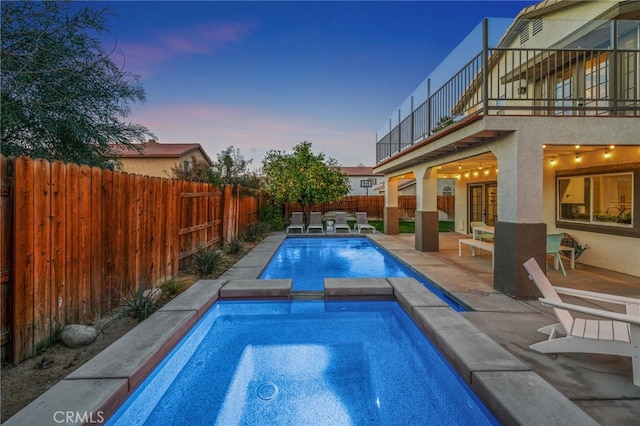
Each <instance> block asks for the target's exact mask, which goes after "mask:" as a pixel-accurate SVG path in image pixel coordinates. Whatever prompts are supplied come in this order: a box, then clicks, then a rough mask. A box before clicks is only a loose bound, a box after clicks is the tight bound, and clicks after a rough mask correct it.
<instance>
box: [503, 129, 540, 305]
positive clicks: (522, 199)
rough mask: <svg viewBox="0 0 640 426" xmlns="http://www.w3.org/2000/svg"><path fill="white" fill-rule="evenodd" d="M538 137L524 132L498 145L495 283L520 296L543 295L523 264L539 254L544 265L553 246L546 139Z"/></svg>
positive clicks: (537, 257) (507, 291) (511, 293)
mask: <svg viewBox="0 0 640 426" xmlns="http://www.w3.org/2000/svg"><path fill="white" fill-rule="evenodd" d="M530 136H532V135H530ZM534 140H535V139H534V138H533V137H531V138H530V137H527V135H526V134H524V133H523V132H522V131H519V132H515V133H513V134H511V135H510V136H508V137H507V138H506V140H505V143H501V144H500V145H499V146H497V147H496V148H495V150H494V154H495V155H496V157H497V158H498V170H499V172H498V221H497V222H496V223H495V240H494V241H495V253H494V256H495V268H494V275H493V285H494V288H495V289H496V290H498V291H500V292H503V293H505V294H508V295H509V296H511V297H514V298H516V299H535V298H537V297H539V296H540V294H539V292H538V289H537V288H536V286H535V284H533V283H532V282H531V281H530V280H529V277H528V274H527V271H526V270H525V269H524V267H523V266H522V264H523V263H524V262H526V261H527V260H529V259H530V258H531V257H534V258H535V259H536V260H537V261H538V263H539V264H541V265H544V262H545V257H546V251H547V249H546V246H547V240H546V229H547V225H546V224H545V223H544V221H543V217H542V215H543V206H542V203H543V196H542V190H543V159H542V156H543V152H542V143H537V142H534Z"/></svg>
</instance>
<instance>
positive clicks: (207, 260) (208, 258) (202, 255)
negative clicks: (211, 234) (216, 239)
mask: <svg viewBox="0 0 640 426" xmlns="http://www.w3.org/2000/svg"><path fill="white" fill-rule="evenodd" d="M222 261H223V258H222V251H221V250H218V249H217V248H214V247H204V246H201V245H198V248H197V250H196V252H195V253H194V255H193V257H192V258H191V262H192V263H191V271H192V272H193V273H194V274H196V275H198V276H199V277H200V278H211V277H213V274H214V273H215V272H216V271H217V270H218V269H219V268H220V266H221V265H222Z"/></svg>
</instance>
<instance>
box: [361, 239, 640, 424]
mask: <svg viewBox="0 0 640 426" xmlns="http://www.w3.org/2000/svg"><path fill="white" fill-rule="evenodd" d="M370 237H371V238H372V239H373V240H375V241H376V242H377V243H379V244H380V245H381V246H383V247H384V248H385V249H387V250H388V251H390V252H392V253H393V254H394V255H395V256H397V257H398V258H400V259H402V260H403V261H405V262H406V263H408V264H409V265H411V266H412V267H413V268H414V269H416V270H417V271H419V272H420V273H422V274H423V275H425V276H426V277H427V278H429V279H430V280H431V281H432V282H434V283H436V284H437V285H438V286H440V287H442V288H443V289H445V290H446V291H448V292H449V293H451V294H452V295H453V296H455V297H456V298H458V299H460V300H461V301H463V302H464V303H466V304H468V305H469V306H471V307H472V308H473V309H474V311H472V312H467V313H464V314H463V315H464V316H465V317H466V318H467V319H468V320H469V321H470V322H471V323H473V324H474V325H475V326H476V327H477V328H478V329H480V330H481V331H483V332H484V333H486V334H487V335H489V336H490V337H491V338H492V339H493V340H495V341H496V342H497V343H498V344H499V345H501V346H502V347H504V348H505V349H507V350H508V351H509V352H511V353H512V354H513V355H515V356H516V357H517V358H518V359H520V360H521V361H522V362H523V363H525V364H526V365H527V366H529V367H530V368H531V369H532V370H533V371H534V372H536V373H537V374H539V375H540V376H541V377H542V378H544V379H545V380H546V381H548V382H549V383H550V384H551V385H552V386H553V387H555V388H556V389H558V390H559V391H560V392H561V393H563V394H564V395H565V396H567V397H568V398H569V399H571V400H572V401H573V402H574V403H575V404H577V405H578V406H579V407H580V408H582V409H583V410H584V411H586V412H587V413H588V414H589V415H591V416H592V417H593V418H594V419H595V420H597V421H598V422H600V423H602V424H618V425H631V424H637V419H638V418H640V387H637V386H634V385H633V384H632V382H631V360H630V359H629V358H622V357H616V356H607V355H594V354H553V355H551V354H549V355H547V354H541V353H538V352H535V351H533V350H531V349H529V345H530V344H532V343H535V342H538V341H541V340H543V338H544V336H543V335H541V334H539V333H538V332H537V331H536V330H537V329H538V328H540V327H542V326H545V325H548V324H551V323H553V322H555V317H554V315H553V314H552V313H551V310H550V308H547V307H543V306H542V305H541V304H540V303H539V302H538V301H537V300H514V299H512V298H510V297H508V296H506V295H504V294H502V293H500V292H498V291H496V290H495V289H494V288H493V273H492V270H491V253H489V252H486V251H480V252H479V253H476V256H470V255H464V254H463V256H462V257H458V240H459V239H460V238H468V237H467V236H465V235H462V234H458V233H441V234H440V250H439V251H438V252H430V253H422V252H419V251H417V250H415V248H414V239H415V237H414V235H413V234H400V235H385V234H374V235H371V236H370ZM566 264H567V266H568V261H566ZM548 276H549V279H550V281H551V282H552V283H553V284H554V285H559V286H564V287H573V288H579V289H586V290H592V291H599V292H605V293H612V294H618V295H622V296H630V297H640V278H638V277H633V276H630V275H625V274H620V273H617V272H615V271H609V270H605V269H600V268H595V267H591V266H587V265H583V264H580V263H579V262H576V269H567V276H566V277H564V276H563V275H562V271H560V270H554V269H553V261H552V259H551V258H549V271H548ZM532 285H533V283H532ZM567 300H569V298H567Z"/></svg>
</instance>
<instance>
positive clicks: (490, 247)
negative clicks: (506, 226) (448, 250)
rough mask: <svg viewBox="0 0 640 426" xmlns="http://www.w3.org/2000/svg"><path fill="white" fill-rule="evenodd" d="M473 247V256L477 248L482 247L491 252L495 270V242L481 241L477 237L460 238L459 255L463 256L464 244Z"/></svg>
mask: <svg viewBox="0 0 640 426" xmlns="http://www.w3.org/2000/svg"><path fill="white" fill-rule="evenodd" d="M463 244H464V245H467V246H469V247H471V256H475V255H476V249H477V248H478V249H482V250H486V251H490V252H491V269H492V270H493V242H491V241H480V240H476V239H471V238H470V239H462V240H458V256H459V257H462V245H463Z"/></svg>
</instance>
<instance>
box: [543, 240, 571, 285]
mask: <svg viewBox="0 0 640 426" xmlns="http://www.w3.org/2000/svg"><path fill="white" fill-rule="evenodd" d="M563 238H564V234H548V235H547V254H551V255H553V257H554V261H553V263H554V265H555V264H556V262H558V263H560V268H562V275H564V276H565V277H566V276H567V271H565V269H564V265H563V264H562V257H560V244H561V243H562V239H563ZM545 264H546V265H545V266H546V268H547V269H549V264H548V263H547V262H545Z"/></svg>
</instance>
